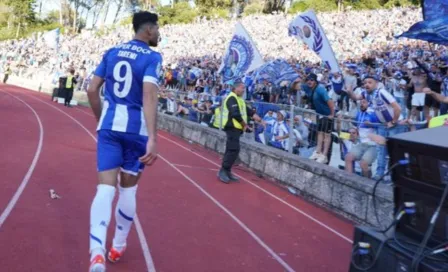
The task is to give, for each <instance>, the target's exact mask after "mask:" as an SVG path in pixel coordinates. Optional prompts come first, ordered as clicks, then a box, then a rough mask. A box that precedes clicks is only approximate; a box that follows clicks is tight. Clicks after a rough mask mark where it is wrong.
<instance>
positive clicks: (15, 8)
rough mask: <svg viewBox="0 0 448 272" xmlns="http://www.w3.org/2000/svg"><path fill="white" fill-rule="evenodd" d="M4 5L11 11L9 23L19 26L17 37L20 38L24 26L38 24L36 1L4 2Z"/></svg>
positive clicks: (14, 0) (8, 0)
mask: <svg viewBox="0 0 448 272" xmlns="http://www.w3.org/2000/svg"><path fill="white" fill-rule="evenodd" d="M3 3H4V5H5V6H7V7H9V10H10V13H9V16H8V22H9V23H12V24H16V25H17V32H16V37H19V35H20V29H21V27H22V26H24V25H25V26H26V25H28V24H33V23H35V22H36V13H35V12H34V7H35V6H36V0H4V1H3Z"/></svg>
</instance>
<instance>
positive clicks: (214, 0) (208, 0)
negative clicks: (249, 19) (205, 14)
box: [196, 0, 232, 8]
mask: <svg viewBox="0 0 448 272" xmlns="http://www.w3.org/2000/svg"><path fill="white" fill-rule="evenodd" d="M196 5H198V6H199V7H205V8H230V7H231V6H232V0H197V1H196Z"/></svg>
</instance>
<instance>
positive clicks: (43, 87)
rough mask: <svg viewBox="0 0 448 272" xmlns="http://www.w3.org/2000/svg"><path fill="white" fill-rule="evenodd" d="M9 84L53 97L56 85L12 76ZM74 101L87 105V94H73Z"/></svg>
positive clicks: (76, 92)
mask: <svg viewBox="0 0 448 272" xmlns="http://www.w3.org/2000/svg"><path fill="white" fill-rule="evenodd" d="M8 84H12V85H16V86H20V87H22V88H27V89H30V90H33V91H37V92H41V93H47V94H49V95H51V94H52V93H53V89H54V88H55V85H53V84H51V82H49V81H48V80H47V81H44V80H32V79H24V78H19V77H16V76H11V77H10V78H9V79H8ZM73 100H76V101H77V102H78V103H80V104H84V105H85V104H87V102H88V99H87V94H86V93H85V92H78V91H75V92H73Z"/></svg>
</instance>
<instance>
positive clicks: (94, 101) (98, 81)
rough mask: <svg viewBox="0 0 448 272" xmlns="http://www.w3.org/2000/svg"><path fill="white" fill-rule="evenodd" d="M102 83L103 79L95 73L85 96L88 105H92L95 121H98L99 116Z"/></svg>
mask: <svg viewBox="0 0 448 272" xmlns="http://www.w3.org/2000/svg"><path fill="white" fill-rule="evenodd" d="M103 83H104V79H102V78H101V77H99V76H96V75H95V76H94V77H93V79H92V81H90V85H89V88H88V89H87V97H88V98H89V103H90V107H92V111H93V114H94V115H95V118H96V121H99V120H100V117H101V99H100V89H101V86H102V85H103Z"/></svg>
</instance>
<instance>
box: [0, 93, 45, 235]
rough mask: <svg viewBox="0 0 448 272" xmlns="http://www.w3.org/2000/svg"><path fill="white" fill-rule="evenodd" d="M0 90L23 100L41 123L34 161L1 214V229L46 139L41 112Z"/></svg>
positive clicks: (23, 188)
mask: <svg viewBox="0 0 448 272" xmlns="http://www.w3.org/2000/svg"><path fill="white" fill-rule="evenodd" d="M0 91H2V92H3V93H6V94H8V95H10V96H12V97H14V98H15V99H17V100H19V101H20V102H22V103H23V104H24V105H25V106H27V107H28V108H29V109H30V110H31V111H32V112H33V114H34V116H35V117H36V119H37V123H38V124H39V142H38V144H37V149H36V153H35V154H34V158H33V161H32V162H31V164H30V168H28V171H27V172H26V174H25V177H24V178H23V180H22V182H21V183H20V186H19V188H17V191H16V192H15V193H14V196H13V197H12V198H11V200H10V201H9V203H8V205H7V206H6V208H5V210H4V211H3V212H2V214H1V215H0V229H1V227H2V225H3V223H5V220H6V219H7V218H8V216H9V214H10V213H11V211H12V209H13V208H14V206H15V205H16V203H17V201H18V200H19V198H20V196H21V195H22V193H23V191H24V190H25V187H26V185H27V184H28V182H29V180H30V178H31V175H32V174H33V172H34V168H36V164H37V161H38V160H39V157H40V153H41V151H42V145H43V139H44V127H43V126H42V122H41V120H40V117H39V114H37V112H36V111H35V110H34V109H33V107H31V106H30V105H29V104H28V103H26V102H25V101H23V100H22V99H20V98H18V97H17V96H15V95H12V94H10V93H8V92H6V91H4V90H0Z"/></svg>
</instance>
